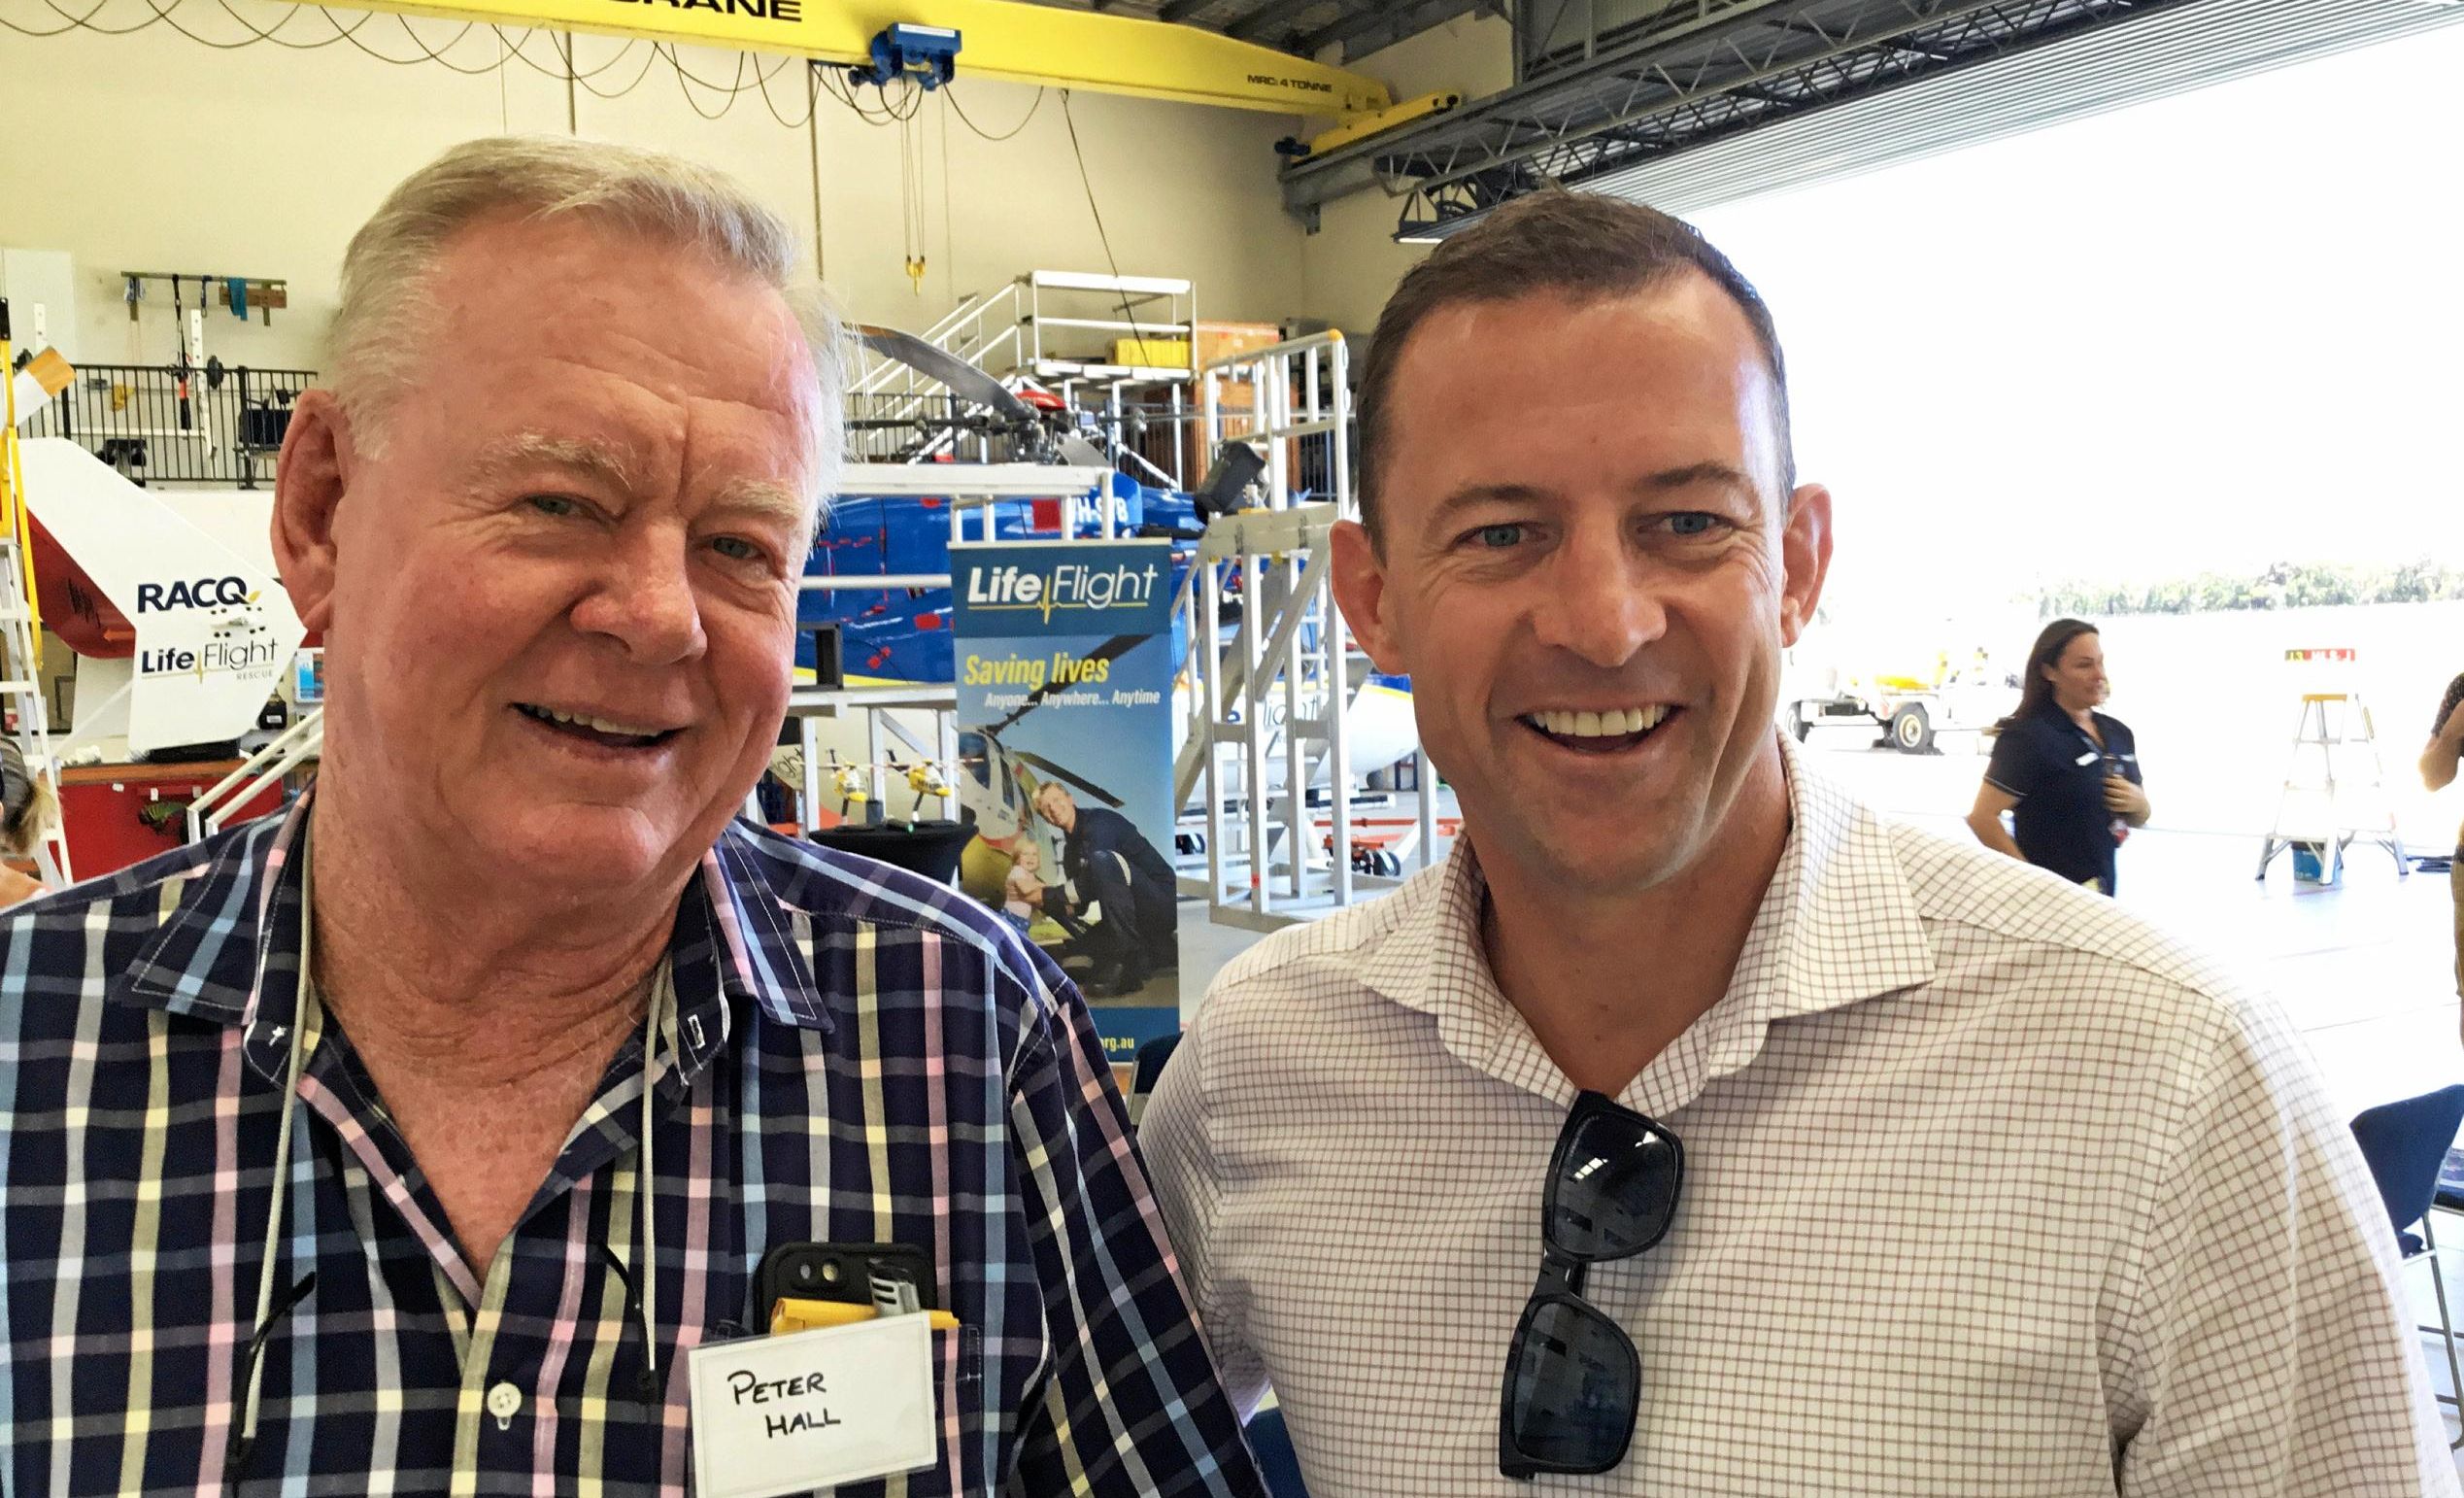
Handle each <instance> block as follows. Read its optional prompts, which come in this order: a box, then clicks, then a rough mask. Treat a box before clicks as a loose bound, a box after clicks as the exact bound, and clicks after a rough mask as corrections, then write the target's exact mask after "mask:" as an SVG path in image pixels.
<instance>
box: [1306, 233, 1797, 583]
mask: <svg viewBox="0 0 2464 1498" xmlns="http://www.w3.org/2000/svg"><path fill="white" fill-rule="evenodd" d="M1689 269H1691V270H1697V271H1700V272H1702V273H1703V274H1704V275H1705V276H1708V277H1709V278H1710V279H1711V281H1712V283H1713V284H1714V285H1716V286H1718V287H1719V289H1721V290H1723V291H1725V292H1727V293H1728V296H1729V299H1730V300H1732V301H1734V302H1736V303H1737V306H1738V311H1740V312H1742V313H1744V314H1745V321H1746V322H1747V323H1750V324H1751V325H1752V326H1753V329H1754V341H1755V343H1756V344H1758V345H1759V346H1760V347H1761V349H1762V353H1763V361H1764V362H1765V363H1766V364H1767V365H1769V366H1770V370H1771V380H1772V403H1773V406H1774V410H1773V412H1772V416H1773V418H1774V421H1775V425H1776V427H1777V436H1778V438H1779V465H1780V483H1781V487H1782V488H1783V489H1794V488H1795V487H1796V483H1797V474H1796V466H1797V465H1796V458H1795V456H1794V454H1793V453H1792V452H1791V450H1790V446H1789V439H1788V366H1787V363H1786V361H1785V360H1784V359H1782V357H1780V352H1779V330H1778V329H1777V328H1776V327H1774V326H1773V325H1772V317H1771V309H1770V308H1769V307H1768V306H1766V305H1764V303H1763V297H1762V293H1761V292H1759V291H1757V290H1755V289H1754V284H1753V283H1752V282H1750V281H1748V280H1746V279H1745V278H1744V277H1743V276H1742V275H1740V274H1738V269H1737V267H1736V266H1734V265H1732V264H1730V263H1729V258H1728V256H1727V255H1722V254H1721V253H1720V252H1719V251H1718V250H1717V249H1716V248H1714V247H1713V246H1712V245H1711V243H1710V241H1708V240H1706V239H1705V238H1704V237H1703V236H1702V235H1701V234H1700V233H1698V232H1696V230H1695V228H1694V226H1693V225H1692V224H1690V223H1687V222H1685V221H1683V220H1680V219H1673V218H1671V217H1670V216H1669V215H1667V214H1664V213H1662V212H1660V211H1659V210H1658V209H1656V208H1646V207H1644V206H1643V205H1642V204H1640V203H1630V202H1627V201H1625V200H1624V199H1622V198H1612V197H1603V196H1601V195H1600V194H1598V193H1594V192H1570V191H1568V190H1567V189H1565V188H1563V187H1549V188H1545V189H1543V190H1541V191H1538V192H1535V193H1532V194H1530V195H1529V196H1527V197H1520V198H1517V199H1515V200H1514V201H1513V202H1511V203H1508V204H1506V205H1505V206H1504V207H1503V208H1501V209H1499V210H1498V211H1497V212H1496V213H1494V214H1491V215H1490V216H1489V217H1488V218H1487V219H1486V220H1484V221H1481V222H1479V223H1477V224H1474V225H1473V226H1472V227H1470V228H1468V229H1466V230H1464V231H1463V232H1462V233H1460V234H1457V235H1454V236H1453V237H1452V238H1450V239H1447V240H1446V241H1445V242H1444V243H1442V244H1440V245H1438V247H1437V248H1436V249H1435V250H1434V251H1432V252H1431V253H1430V255H1429V258H1427V259H1425V260H1423V261H1421V262H1420V263H1419V264H1418V265H1416V266H1414V267H1412V269H1411V270H1410V271H1409V272H1408V273H1406V274H1405V275H1404V277H1403V279H1402V283H1401V285H1399V286H1398V287H1396V288H1395V294H1394V295H1393V296H1390V297H1388V298H1387V300H1386V309H1385V310H1384V311H1383V312H1381V313H1379V314H1378V317H1377V331H1376V332H1375V333H1374V334H1372V335H1371V336H1370V338H1369V344H1368V352H1367V355H1366V356H1364V357H1363V358H1362V360H1361V380H1360V394H1359V397H1358V399H1357V401H1356V402H1355V405H1354V411H1355V418H1354V419H1355V421H1356V422H1357V423H1358V425H1359V427H1360V434H1361V460H1360V493H1361V520H1362V522H1363V524H1365V525H1367V527H1368V532H1369V537H1370V539H1371V540H1373V541H1377V542H1378V543H1379V544H1380V545H1383V542H1384V537H1383V535H1382V534H1381V533H1380V530H1379V526H1378V499H1379V494H1378V489H1379V486H1380V485H1381V484H1382V483H1383V482H1384V481H1385V475H1386V457H1387V443H1388V442H1389V441H1390V440H1391V438H1392V435H1393V432H1392V428H1393V426H1394V416H1393V413H1392V412H1391V411H1390V410H1389V409H1388V408H1389V407H1390V406H1392V405H1393V404H1394V400H1395V378H1396V371H1397V370H1399V369H1400V368H1401V366H1402V362H1403V350H1404V346H1405V345H1406V344H1408V343H1409V342H1410V341H1411V335H1412V333H1413V331H1414V330H1415V329H1417V328H1418V327H1419V326H1420V324H1421V323H1425V322H1427V321H1428V320H1429V319H1430V318H1431V317H1433V316H1435V314H1436V313H1438V312H1441V311H1443V310H1445V309H1446V308H1448V307H1456V306H1463V305H1466V304H1468V303H1477V302H1500V301H1508V300H1511V299H1513V298H1515V297H1518V296H1526V295H1530V294H1532V293H1533V292H1536V291H1557V292H1561V293H1563V294H1565V295H1567V296H1570V297H1572V298H1574V299H1575V300H1577V301H1603V300H1606V299H1607V298H1609V297H1613V296H1622V295H1627V294H1630V293H1632V292H1636V291H1641V290H1646V289H1650V288H1653V287H1656V286H1659V285H1661V284H1662V283H1665V282H1667V281H1669V280H1671V278H1673V277H1676V276H1678V275H1680V274H1682V273H1683V272H1685V271H1687V270H1689Z"/></svg>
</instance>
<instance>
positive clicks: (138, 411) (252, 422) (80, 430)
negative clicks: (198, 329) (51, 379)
mask: <svg viewBox="0 0 2464 1498" xmlns="http://www.w3.org/2000/svg"><path fill="white" fill-rule="evenodd" d="M316 383H317V372H316V371H315V370H313V369H254V368H251V367H249V366H248V365H245V364H224V363H223V362H222V361H221V360H219V359H211V360H208V361H207V362H206V364H205V365H204V367H202V368H198V367H195V366H190V367H187V368H182V367H181V366H179V365H176V364H81V365H79V366H78V369H77V378H76V380H75V381H74V382H73V383H71V384H70V386H69V388H68V389H67V390H65V391H62V392H60V393H59V395H58V396H57V397H56V398H55V399H53V400H52V401H51V403H50V404H49V405H47V406H45V407H44V408H43V409H42V410H41V411H39V412H37V413H36V414H35V417H34V419H33V420H32V421H31V422H29V423H27V425H26V435H28V436H36V437H66V438H67V439H69V440H70V441H72V442H75V443H77V444H78V445H79V446H81V447H83V448H84V449H85V450H86V451H87V452H89V453H91V454H93V455H94V456H95V457H97V458H99V459H101V460H103V461H105V462H107V463H110V464H111V465H112V466H113V467H115V468H117V469H118V470H119V472H120V473H121V474H122V475H123V476H125V477H126V478H128V479H130V480H132V481H133V482H136V483H139V484H235V485H237V486H239V487H240V488H242V489H254V488H256V487H257V486H258V485H259V484H262V483H266V482H270V481H271V480H272V478H273V474H274V459H275V457H276V456H277V455H278V454H280V453H281V452H282V449H283V436H284V433H286V432H287V431H288V430H289V429H290V418H291V408H292V406H293V404H294V403H295V402H296V401H297V400H298V399H299V394H300V392H302V391H305V390H306V389H308V388H309V387H310V386H312V385H314V384H316Z"/></svg>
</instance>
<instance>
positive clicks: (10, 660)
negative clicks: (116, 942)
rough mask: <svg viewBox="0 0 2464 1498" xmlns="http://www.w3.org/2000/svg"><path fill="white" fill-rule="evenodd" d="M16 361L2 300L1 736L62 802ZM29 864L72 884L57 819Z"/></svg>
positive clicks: (57, 885)
mask: <svg viewBox="0 0 2464 1498" xmlns="http://www.w3.org/2000/svg"><path fill="white" fill-rule="evenodd" d="M15 366H16V356H15V354H14V352H13V350H12V349H11V347H10V341H9V302H8V298H6V297H0V387H5V388H6V389H7V392H8V393H7V394H6V396H5V397H0V399H5V401H6V402H7V412H6V416H7V422H6V425H5V426H0V712H5V714H6V716H7V721H6V722H5V723H0V732H7V733H8V734H9V736H11V737H13V738H15V739H16V740H17V750H18V752H19V753H20V754H22V755H23V756H24V757H25V772H26V774H27V775H29V776H31V777H32V778H33V780H34V782H35V784H36V785H37V786H38V787H43V788H47V789H49V790H50V791H51V803H52V805H54V806H58V805H59V804H60V772H59V766H58V764H57V763H56V762H55V761H54V760H53V758H52V755H51V714H50V712H49V710H48V709H47V708H46V706H45V705H44V701H43V664H42V655H41V651H42V637H41V635H40V634H39V633H38V632H37V631H38V630H39V629H40V627H41V625H42V616H41V615H40V614H38V613H37V612H36V609H35V599H34V569H33V564H32V562H30V561H29V555H30V553H29V551H28V546H29V543H30V542H31V539H32V530H31V527H32V525H33V521H32V519H31V517H29V516H28V514H27V513H26V507H25V467H24V464H23V462H22V461H21V460H19V458H18V456H17V380H16V378H15ZM34 862H35V865H36V867H37V868H40V869H41V870H42V875H41V877H42V880H43V882H44V884H45V885H46V886H48V887H49V888H51V889H55V890H56V889H65V888H67V887H68V885H69V884H70V883H71V882H73V879H74V875H72V874H71V873H70V871H69V857H68V831H67V825H66V823H65V821H64V820H63V819H62V818H61V817H60V816H58V815H54V816H53V817H52V818H51V820H50V822H49V823H48V824H47V825H46V826H45V827H44V829H43V835H42V837H41V838H40V839H39V840H38V841H37V842H36V843H35V845H34Z"/></svg>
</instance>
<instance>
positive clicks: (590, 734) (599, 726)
mask: <svg viewBox="0 0 2464 1498" xmlns="http://www.w3.org/2000/svg"><path fill="white" fill-rule="evenodd" d="M514 708H515V710H516V711H518V712H520V713H521V714H522V715H523V717H525V718H528V719H529V720H530V721H531V722H533V723H536V724H538V725H539V726H540V727H542V728H544V729H547V730H549V731H550V732H557V733H562V734H564V735H566V736H567V737H569V738H578V739H580V740H582V741H583V742H584V743H589V744H596V745H598V746H599V747H601V748H603V749H656V748H658V746H659V745H661V744H663V743H665V742H667V741H668V740H669V739H671V738H674V737H675V736H676V735H677V734H679V733H681V732H684V730H682V729H646V728H639V727H636V726H634V725H632V724H627V723H615V722H611V721H610V720H608V719H606V718H593V717H591V715H590V714H588V713H568V712H559V711H557V709H556V708H553V707H540V706H537V705H535V704H533V703H529V702H516V703H515V704H514Z"/></svg>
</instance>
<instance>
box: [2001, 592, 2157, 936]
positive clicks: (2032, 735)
mask: <svg viewBox="0 0 2464 1498" xmlns="http://www.w3.org/2000/svg"><path fill="white" fill-rule="evenodd" d="M2106 695H2107V685H2106V680H2105V648H2104V645H2103V643H2102V642H2101V641H2100V640H2099V638H2098V637H2097V633H2096V626H2094V625H2092V624H2088V623H2086V622H2084V621H2082V620H2077V619H2057V620H2055V621H2054V622H2053V623H2051V624H2049V625H2047V626H2045V627H2044V632H2043V633H2042V634H2040V635H2038V636H2037V643H2036V648H2035V649H2034V650H2031V651H2030V652H2028V673H2027V677H2026V681H2025V684H2024V685H2023V686H2022V687H2021V688H2020V692H2019V710H2018V711H2017V712H2014V713H2012V714H2011V715H2010V716H2009V717H2008V718H2005V719H2003V720H2002V722H2001V723H2000V724H1999V725H1997V726H1996V728H1995V731H1994V732H1995V733H1996V734H1997V735H1998V736H1997V737H1996V739H1995V741H1994V752H1993V759H1992V761H1991V762H1989V763H1988V764H1987V765H1986V766H1985V783H1984V784H1983V785H1981V786H1979V787H1977V789H1976V804H1975V809H1973V810H1971V811H1970V812H1969V813H1968V826H1969V827H1970V828H1971V829H1972V830H1974V831H1975V834H1976V838H1977V840H1978V841H1980V842H1982V843H1983V844H1984V845H1985V846H1986V847H1989V848H1999V849H2000V850H2002V851H2003V852H2005V853H2008V854H2009V855H2010V856H2011V857H2012V858H2016V859H2025V860H2026V861H2028V862H2029V863H2031V864H2034V865H2036V866H2037V867H2038V868H2049V869H2051V870H2052V871H2053V872H2055V873H2058V874H2060V875H2061V876H2062V877H2063V878H2065V879H2068V880H2070V881H2071V882H2072V883H2074V884H2083V885H2086V886H2087V887H2088V888H2090V889H2093V890H2097V891H2099V892H2100V893H2103V894H2107V895H2110V894H2112V893H2113V872H2114V868H2113V864H2114V860H2113V853H2114V850H2115V849H2116V848H2118V847H2119V846H2120V845H2121V840H2122V838H2124V837H2125V836H2127V835H2129V832H2128V830H2129V829H2130V828H2134V827H2144V826H2146V825H2147V793H2146V792H2145V791H2144V790H2143V789H2141V786H2142V783H2143V782H2142V779H2141V776H2140V772H2139V744H2138V742H2137V740H2135V739H2134V738H2132V736H2131V732H2130V729H2129V727H2128V725H2126V724H2124V723H2123V722H2122V721H2121V720H2120V719H2118V718H2109V717H2107V716H2106V715H2105V714H2103V713H2101V712H2098V711H2097V710H2096V707H2097V704H2098V703H2100V702H2102V701H2104V700H2105V698H2106ZM2006 811H2008V812H2009V813H2010V814H2011V817H2010V831H2008V832H2005V831H2004V830H2003V826H2002V814H2003V813H2004V812H2006Z"/></svg>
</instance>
